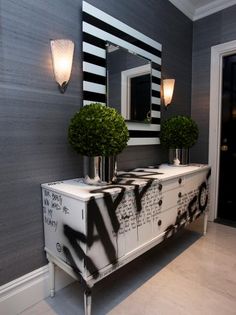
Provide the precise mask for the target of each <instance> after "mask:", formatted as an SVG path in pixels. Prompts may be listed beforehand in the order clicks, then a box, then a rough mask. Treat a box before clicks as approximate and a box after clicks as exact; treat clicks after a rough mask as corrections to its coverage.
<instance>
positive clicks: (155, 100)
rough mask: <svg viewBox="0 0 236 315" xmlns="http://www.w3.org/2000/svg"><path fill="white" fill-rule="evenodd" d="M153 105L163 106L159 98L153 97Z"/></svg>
mask: <svg viewBox="0 0 236 315" xmlns="http://www.w3.org/2000/svg"><path fill="white" fill-rule="evenodd" d="M152 104H156V105H161V99H160V98H159V97H154V96H152Z"/></svg>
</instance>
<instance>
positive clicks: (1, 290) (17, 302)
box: [0, 265, 74, 315]
mask: <svg viewBox="0 0 236 315" xmlns="http://www.w3.org/2000/svg"><path fill="white" fill-rule="evenodd" d="M73 281H74V279H72V278H71V277H69V276H68V275H67V274H66V273H65V272H63V271H62V270H60V269H59V268H56V284H55V285H56V291H58V290H60V289H62V288H64V287H65V286H67V285H69V284H70V283H72V282H73ZM49 293H50V292H49V270H48V265H47V266H44V267H41V268H39V269H37V270H34V271H32V272H30V273H28V274H26V275H24V276H22V277H20V278H18V279H15V280H13V281H11V282H9V283H7V284H4V285H2V286H1V287H0V313H1V314H4V315H16V314H19V313H20V312H23V311H24V310H25V309H27V308H29V307H31V306H32V305H34V304H36V303H38V302H40V301H41V300H43V299H45V298H46V297H48V296H49Z"/></svg>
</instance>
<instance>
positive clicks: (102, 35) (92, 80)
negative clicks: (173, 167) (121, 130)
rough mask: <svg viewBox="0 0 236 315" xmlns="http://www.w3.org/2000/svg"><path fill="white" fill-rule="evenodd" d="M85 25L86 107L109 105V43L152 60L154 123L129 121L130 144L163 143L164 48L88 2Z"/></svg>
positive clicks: (84, 15)
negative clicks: (162, 59)
mask: <svg viewBox="0 0 236 315" xmlns="http://www.w3.org/2000/svg"><path fill="white" fill-rule="evenodd" d="M82 23H83V25H82V30H83V46H82V49H83V105H84V106H85V105H88V104H90V103H91V102H99V103H104V104H106V42H111V43H113V44H115V45H118V46H121V47H123V48H126V49H128V50H131V51H133V52H135V53H136V54H138V55H140V56H143V57H145V58H147V59H149V60H150V61H151V64H152V111H151V117H152V123H151V124H143V123H133V122H128V123H127V126H128V129H129V133H130V140H129V142H128V145H145V144H146V145H150V144H159V143H160V141H159V132H160V104H161V97H160V91H161V50H162V47H161V45H160V44H159V43H158V42H156V41H154V40H152V39H151V38H149V37H147V36H145V35H144V34H142V33H140V32H138V31H136V30H135V29H133V28H131V27H129V26H128V25H126V24H124V23H123V22H120V21H119V20H117V19H115V18H113V17H112V16H110V15H108V14H106V13H104V12H103V11H101V10H99V9H97V8H95V7H94V6H92V5H90V4H89V3H87V2H85V1H83V22H82Z"/></svg>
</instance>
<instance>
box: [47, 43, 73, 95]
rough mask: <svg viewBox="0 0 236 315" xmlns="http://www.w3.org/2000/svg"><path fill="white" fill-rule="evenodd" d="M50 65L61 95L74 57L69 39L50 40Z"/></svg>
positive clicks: (68, 77) (65, 86)
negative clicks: (51, 64)
mask: <svg viewBox="0 0 236 315" xmlns="http://www.w3.org/2000/svg"><path fill="white" fill-rule="evenodd" d="M50 43H51V52H52V63H53V71H54V76H55V80H56V82H57V83H58V87H59V90H60V92H61V93H65V90H66V88H67V85H68V82H69V79H70V75H71V69H72V62H73V55H74V46H75V45H74V43H73V42H72V41H71V40H69V39H57V40H51V41H50Z"/></svg>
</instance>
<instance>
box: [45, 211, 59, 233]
mask: <svg viewBox="0 0 236 315" xmlns="http://www.w3.org/2000/svg"><path fill="white" fill-rule="evenodd" d="M44 222H45V223H46V224H47V225H49V226H50V227H52V228H53V229H54V231H55V232H56V230H57V225H58V222H57V221H56V220H52V218H50V217H47V216H46V215H45V216H44Z"/></svg>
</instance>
